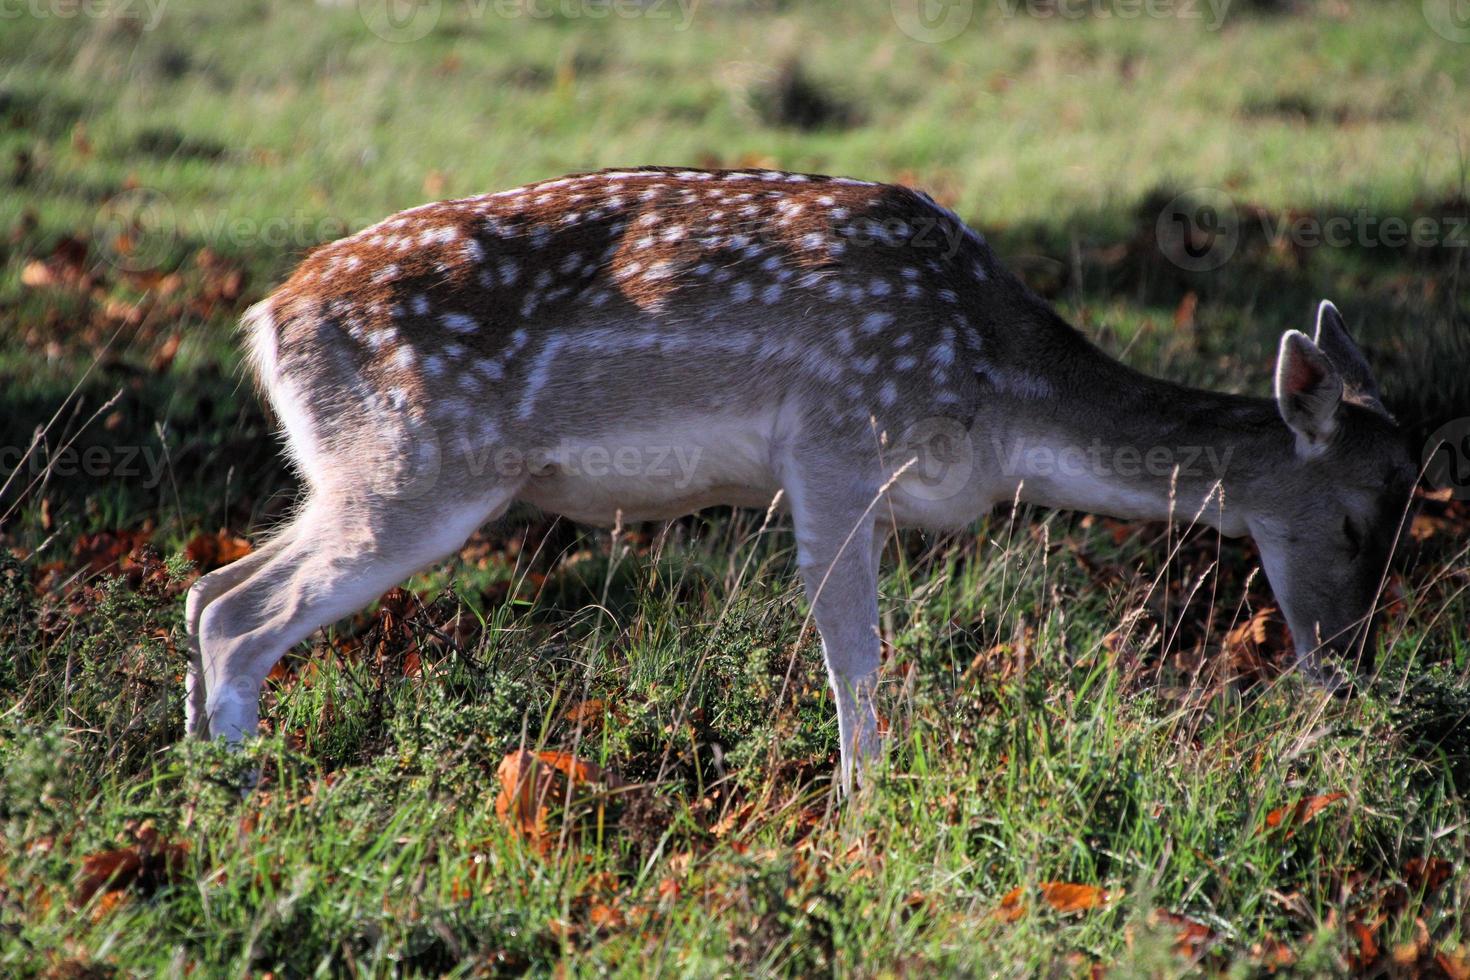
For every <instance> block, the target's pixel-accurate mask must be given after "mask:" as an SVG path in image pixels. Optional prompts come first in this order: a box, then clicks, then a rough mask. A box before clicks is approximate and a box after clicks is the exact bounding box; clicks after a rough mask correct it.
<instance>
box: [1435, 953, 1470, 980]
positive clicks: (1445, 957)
mask: <svg viewBox="0 0 1470 980" xmlns="http://www.w3.org/2000/svg"><path fill="white" fill-rule="evenodd" d="M1434 963H1435V965H1436V966H1438V967H1439V968H1440V969H1441V970H1443V971H1444V975H1445V976H1447V977H1449V978H1450V980H1470V956H1467V955H1466V953H1465V951H1464V950H1463V949H1456V950H1442V951H1440V952H1438V953H1435V954H1434Z"/></svg>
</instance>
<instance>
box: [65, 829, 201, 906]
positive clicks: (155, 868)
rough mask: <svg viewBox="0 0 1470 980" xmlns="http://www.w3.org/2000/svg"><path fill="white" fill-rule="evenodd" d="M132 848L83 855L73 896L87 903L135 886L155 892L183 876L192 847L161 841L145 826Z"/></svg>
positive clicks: (138, 888) (139, 889)
mask: <svg viewBox="0 0 1470 980" xmlns="http://www.w3.org/2000/svg"><path fill="white" fill-rule="evenodd" d="M136 836H137V838H138V842H137V843H136V844H134V845H132V846H130V847H119V848H116V849H114V850H111V851H101V852H99V853H96V854H89V855H87V856H86V857H84V858H82V867H81V871H80V873H79V874H78V877H77V884H76V890H75V892H74V893H73V899H74V900H75V902H76V903H77V904H78V905H85V904H86V903H87V902H89V901H90V900H91V899H92V898H93V896H95V895H96V894H97V893H98V892H103V891H108V892H114V891H123V890H126V889H133V890H136V891H139V892H141V893H143V894H145V895H146V894H151V893H152V892H154V891H157V890H158V889H159V888H161V887H163V886H164V885H168V884H173V883H174V882H176V881H179V880H181V879H182V877H183V872H184V858H185V856H186V855H187V854H188V851H189V849H188V846H187V845H185V844H174V843H171V842H168V841H164V840H160V839H159V837H158V834H157V832H156V831H154V830H152V828H145V829H144V830H142V831H140V832H139V833H138V834H137V835H136Z"/></svg>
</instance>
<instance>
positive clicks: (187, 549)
mask: <svg viewBox="0 0 1470 980" xmlns="http://www.w3.org/2000/svg"><path fill="white" fill-rule="evenodd" d="M253 550H255V549H254V548H253V547H252V546H251V544H250V542H249V541H246V540H245V539H244V538H242V537H240V536H239V535H237V534H231V533H230V532H228V531H225V530H219V531H216V532H215V533H213V534H200V535H197V536H195V537H194V539H193V540H191V541H190V542H189V543H188V544H187V545H185V546H184V556H185V557H186V558H188V559H189V560H190V561H191V562H193V563H194V564H196V565H198V566H199V570H200V571H201V572H212V571H214V570H215V569H216V568H220V567H221V566H224V565H228V564H230V562H233V561H236V560H238V559H240V558H244V557H245V556H246V555H248V554H250V552H251V551H253Z"/></svg>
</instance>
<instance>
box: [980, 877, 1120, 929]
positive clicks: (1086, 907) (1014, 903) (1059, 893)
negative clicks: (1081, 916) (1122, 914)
mask: <svg viewBox="0 0 1470 980" xmlns="http://www.w3.org/2000/svg"><path fill="white" fill-rule="evenodd" d="M1036 895H1037V897H1039V898H1040V899H1041V901H1042V903H1043V904H1044V905H1046V906H1047V907H1048V908H1050V909H1051V910H1052V911H1053V912H1056V913H1058V914H1061V915H1075V914H1077V913H1081V912H1091V911H1092V910H1094V909H1100V908H1103V907H1104V906H1106V905H1108V904H1110V903H1112V902H1116V901H1117V900H1118V899H1119V898H1122V897H1123V892H1122V891H1121V890H1114V891H1106V890H1104V889H1102V888H1099V887H1098V886H1097V885H1083V884H1077V883H1075V882H1070V881H1043V882H1039V883H1038V884H1037V885H1036ZM1028 908H1029V906H1028V905H1027V900H1026V894H1025V889H1024V888H1023V886H1021V885H1017V886H1016V887H1015V888H1012V889H1011V890H1010V891H1008V892H1006V894H1005V895H1004V896H1003V897H1002V898H1001V900H1000V906H999V907H998V908H997V909H996V911H995V915H996V918H998V919H1000V920H1001V921H1002V922H1018V921H1020V920H1021V919H1022V918H1023V917H1025V915H1026V912H1027V911H1028Z"/></svg>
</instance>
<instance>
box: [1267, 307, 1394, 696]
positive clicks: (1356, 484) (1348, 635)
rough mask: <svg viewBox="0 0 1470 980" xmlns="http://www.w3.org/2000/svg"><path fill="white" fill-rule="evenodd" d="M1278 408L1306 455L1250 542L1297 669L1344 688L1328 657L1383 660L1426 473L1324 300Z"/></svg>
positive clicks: (1284, 381)
mask: <svg viewBox="0 0 1470 980" xmlns="http://www.w3.org/2000/svg"><path fill="white" fill-rule="evenodd" d="M1276 402H1277V405H1278V407H1279V409H1280V411H1281V417H1282V419H1283V420H1284V421H1285V422H1286V424H1287V426H1288V427H1289V428H1290V429H1291V431H1292V433H1293V435H1294V436H1295V440H1296V446H1295V452H1294V453H1293V454H1292V455H1291V456H1290V457H1289V459H1288V462H1287V463H1286V465H1285V466H1283V467H1282V468H1281V471H1280V472H1273V473H1271V474H1269V475H1268V476H1267V477H1266V478H1265V480H1264V483H1265V484H1266V487H1265V489H1266V491H1267V492H1266V493H1264V494H1262V495H1261V499H1260V503H1259V504H1258V506H1257V507H1256V508H1255V510H1256V513H1255V514H1253V515H1252V517H1251V519H1250V521H1249V524H1250V529H1251V535H1252V537H1254V538H1255V541H1256V545H1257V547H1259V548H1260V551H1261V563H1262V566H1263V567H1264V568H1265V571H1266V577H1267V579H1269V580H1270V583H1271V588H1272V591H1273V592H1274V593H1275V594H1276V598H1277V601H1278V602H1280V604H1281V608H1282V611H1283V612H1284V613H1285V615H1286V621H1287V624H1288V626H1290V628H1291V635H1292V640H1293V643H1294V645H1295V647H1296V651H1297V661H1298V664H1299V665H1300V666H1301V667H1302V668H1303V669H1305V670H1306V671H1307V672H1308V673H1309V674H1310V675H1311V676H1313V677H1314V679H1315V680H1317V681H1318V682H1319V683H1322V684H1324V685H1326V686H1329V687H1334V688H1335V687H1337V686H1338V685H1339V684H1340V683H1341V675H1340V674H1338V673H1337V671H1336V670H1335V669H1334V667H1333V664H1332V662H1331V660H1329V659H1327V658H1326V657H1324V654H1325V655H1330V656H1331V657H1334V658H1341V660H1342V661H1343V662H1344V663H1345V664H1346V665H1347V666H1348V667H1349V668H1352V667H1359V668H1360V669H1366V668H1367V667H1370V666H1371V665H1372V658H1373V638H1374V627H1375V619H1376V616H1375V611H1376V609H1377V607H1378V604H1379V594H1380V592H1381V590H1382V587H1383V585H1384V582H1385V578H1386V574H1387V570H1388V563H1389V559H1390V557H1391V556H1392V552H1393V549H1394V545H1395V543H1396V542H1397V540H1398V538H1399V534H1400V531H1401V529H1402V527H1403V525H1404V522H1405V519H1406V513H1407V511H1408V506H1409V502H1410V497H1411V495H1412V493H1413V487H1414V481H1415V478H1416V474H1417V470H1416V469H1415V466H1414V456H1413V454H1412V453H1411V452H1410V451H1409V447H1408V445H1407V443H1406V442H1405V440H1404V438H1403V437H1402V435H1401V433H1400V432H1399V429H1398V427H1397V425H1396V424H1395V423H1394V420H1393V418H1392V416H1390V415H1389V414H1388V412H1387V411H1386V410H1385V409H1384V407H1383V404H1382V402H1381V401H1380V399H1379V393H1378V386H1377V384H1376V383H1375V382H1374V380H1373V375H1372V372H1371V371H1370V370H1369V368H1368V362H1367V360H1366V359H1365V358H1364V357H1363V353H1362V351H1360V350H1359V349H1358V346H1357V344H1355V343H1354V342H1353V339H1352V338H1351V337H1350V336H1349V335H1348V332H1347V328H1346V326H1345V325H1344V324H1343V321H1342V316H1341V314H1339V313H1338V312H1337V308H1336V307H1334V306H1333V305H1332V304H1331V303H1329V302H1327V301H1325V300H1324V301H1323V303H1322V305H1321V306H1320V307H1319V308H1318V311H1317V329H1316V334H1315V336H1314V337H1312V338H1308V337H1307V335H1306V334H1304V333H1301V332H1300V331H1296V330H1289V331H1287V332H1286V334H1285V335H1284V336H1283V337H1282V338H1281V353H1280V355H1279V357H1278V359H1277V363H1276Z"/></svg>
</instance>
